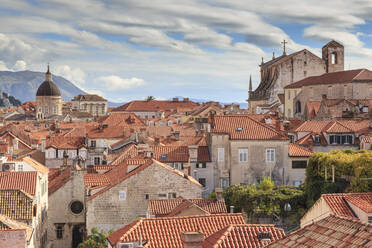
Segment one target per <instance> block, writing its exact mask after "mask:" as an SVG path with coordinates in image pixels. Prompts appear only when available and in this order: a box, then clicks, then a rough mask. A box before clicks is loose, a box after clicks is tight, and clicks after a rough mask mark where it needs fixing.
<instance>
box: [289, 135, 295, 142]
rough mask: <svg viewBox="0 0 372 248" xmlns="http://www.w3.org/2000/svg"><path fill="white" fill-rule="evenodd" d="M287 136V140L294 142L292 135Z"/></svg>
mask: <svg viewBox="0 0 372 248" xmlns="http://www.w3.org/2000/svg"><path fill="white" fill-rule="evenodd" d="M288 137H289V142H290V143H294V136H293V135H288Z"/></svg>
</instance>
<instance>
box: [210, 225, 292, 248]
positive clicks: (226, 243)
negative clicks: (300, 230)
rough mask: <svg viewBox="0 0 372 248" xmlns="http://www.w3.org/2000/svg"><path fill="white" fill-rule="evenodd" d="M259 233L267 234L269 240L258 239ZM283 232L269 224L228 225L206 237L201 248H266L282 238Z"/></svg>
mask: <svg viewBox="0 0 372 248" xmlns="http://www.w3.org/2000/svg"><path fill="white" fill-rule="evenodd" d="M260 233H267V234H268V235H269V236H270V240H267V239H262V240H260V239H259V235H260ZM284 236H285V234H284V230H283V229H281V228H277V227H274V225H270V224H235V225H229V226H226V227H225V228H223V229H221V230H220V231H218V232H216V233H214V234H212V235H211V236H209V237H207V238H206V239H205V241H204V242H203V248H235V247H255V248H261V247H266V246H267V245H268V244H270V243H271V242H273V241H276V240H279V239H281V238H284Z"/></svg>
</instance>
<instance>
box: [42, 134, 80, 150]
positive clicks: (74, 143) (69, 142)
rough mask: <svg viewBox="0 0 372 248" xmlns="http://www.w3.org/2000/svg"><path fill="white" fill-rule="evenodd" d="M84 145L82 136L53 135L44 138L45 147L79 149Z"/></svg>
mask: <svg viewBox="0 0 372 248" xmlns="http://www.w3.org/2000/svg"><path fill="white" fill-rule="evenodd" d="M84 146H85V138H84V137H68V136H67V137H66V136H53V137H49V138H48V139H47V140H46V146H45V148H49V147H53V148H56V149H79V148H81V147H84Z"/></svg>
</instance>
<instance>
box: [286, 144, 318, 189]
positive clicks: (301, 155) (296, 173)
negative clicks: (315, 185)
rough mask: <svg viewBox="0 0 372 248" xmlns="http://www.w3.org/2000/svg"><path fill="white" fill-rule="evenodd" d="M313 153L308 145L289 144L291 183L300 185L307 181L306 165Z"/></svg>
mask: <svg viewBox="0 0 372 248" xmlns="http://www.w3.org/2000/svg"><path fill="white" fill-rule="evenodd" d="M312 154H313V152H312V151H311V150H309V149H308V148H306V147H303V146H300V145H297V144H289V151H288V156H289V160H290V167H289V168H288V174H289V178H290V179H291V182H290V184H292V185H294V186H296V187H298V186H299V185H300V184H302V183H304V182H305V177H306V167H307V163H308V161H309V157H310V156H311V155H312Z"/></svg>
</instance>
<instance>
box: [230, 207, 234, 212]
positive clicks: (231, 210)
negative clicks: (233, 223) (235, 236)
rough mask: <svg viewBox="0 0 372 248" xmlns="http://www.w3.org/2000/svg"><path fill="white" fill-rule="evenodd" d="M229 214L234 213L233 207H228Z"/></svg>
mask: <svg viewBox="0 0 372 248" xmlns="http://www.w3.org/2000/svg"><path fill="white" fill-rule="evenodd" d="M230 213H232V214H233V213H234V206H230Z"/></svg>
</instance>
